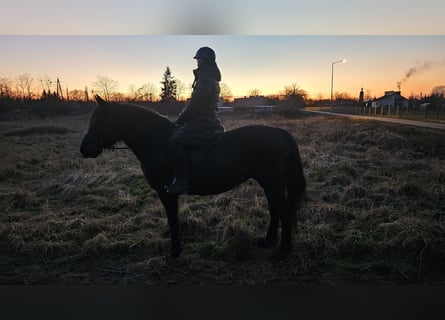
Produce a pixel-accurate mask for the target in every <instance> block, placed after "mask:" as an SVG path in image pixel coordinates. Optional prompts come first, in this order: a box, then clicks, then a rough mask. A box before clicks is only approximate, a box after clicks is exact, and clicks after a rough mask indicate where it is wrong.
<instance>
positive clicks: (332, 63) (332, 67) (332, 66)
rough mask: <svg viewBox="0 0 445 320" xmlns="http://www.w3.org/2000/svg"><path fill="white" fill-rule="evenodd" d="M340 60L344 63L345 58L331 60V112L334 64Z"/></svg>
mask: <svg viewBox="0 0 445 320" xmlns="http://www.w3.org/2000/svg"><path fill="white" fill-rule="evenodd" d="M340 62H341V63H345V62H346V59H342V60H337V61H334V62H331V113H332V95H333V93H334V64H336V63H340Z"/></svg>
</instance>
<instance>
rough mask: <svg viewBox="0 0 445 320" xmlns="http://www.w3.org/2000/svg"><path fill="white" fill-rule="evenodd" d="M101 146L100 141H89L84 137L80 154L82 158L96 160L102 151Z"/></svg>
mask: <svg viewBox="0 0 445 320" xmlns="http://www.w3.org/2000/svg"><path fill="white" fill-rule="evenodd" d="M103 149H104V148H103V145H102V143H101V142H100V141H91V140H90V139H88V136H86V137H85V138H84V139H83V141H82V144H81V145H80V153H81V154H82V156H83V157H84V158H96V157H97V156H98V155H100V154H101V153H102V151H103Z"/></svg>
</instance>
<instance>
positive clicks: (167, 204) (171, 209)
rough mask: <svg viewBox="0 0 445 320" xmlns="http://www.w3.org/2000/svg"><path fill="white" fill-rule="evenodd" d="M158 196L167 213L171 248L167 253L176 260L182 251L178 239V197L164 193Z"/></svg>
mask: <svg viewBox="0 0 445 320" xmlns="http://www.w3.org/2000/svg"><path fill="white" fill-rule="evenodd" d="M158 194H159V199H160V200H161V202H162V205H163V206H164V208H165V211H166V213H167V219H168V225H169V228H170V237H171V246H170V249H169V253H170V256H172V257H174V258H176V257H178V256H179V254H180V253H181V250H182V247H181V241H180V239H179V222H178V195H177V194H170V193H167V192H165V191H161V192H158Z"/></svg>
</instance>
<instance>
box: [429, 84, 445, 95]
mask: <svg viewBox="0 0 445 320" xmlns="http://www.w3.org/2000/svg"><path fill="white" fill-rule="evenodd" d="M431 94H433V95H437V96H442V97H443V96H445V86H435V87H434V88H433V89H432V90H431Z"/></svg>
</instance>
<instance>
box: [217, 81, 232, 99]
mask: <svg viewBox="0 0 445 320" xmlns="http://www.w3.org/2000/svg"><path fill="white" fill-rule="evenodd" d="M219 87H220V90H221V91H220V93H219V95H220V96H221V97H222V98H223V99H224V101H225V102H231V101H233V93H232V89H230V87H229V86H228V85H227V84H226V83H224V82H221V84H220V86H219Z"/></svg>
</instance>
